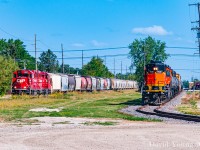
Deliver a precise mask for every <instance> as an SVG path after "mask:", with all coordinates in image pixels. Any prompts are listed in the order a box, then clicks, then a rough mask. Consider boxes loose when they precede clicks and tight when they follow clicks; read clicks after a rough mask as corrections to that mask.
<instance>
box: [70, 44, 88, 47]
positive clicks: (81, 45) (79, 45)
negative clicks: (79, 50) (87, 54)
mask: <svg viewBox="0 0 200 150" xmlns="http://www.w3.org/2000/svg"><path fill="white" fill-rule="evenodd" d="M71 45H72V46H74V47H85V45H84V44H82V43H73V44H71Z"/></svg>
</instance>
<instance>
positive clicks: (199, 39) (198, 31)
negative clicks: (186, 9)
mask: <svg viewBox="0 0 200 150" xmlns="http://www.w3.org/2000/svg"><path fill="white" fill-rule="evenodd" d="M189 6H197V8H198V16H199V17H198V20H197V21H192V22H191V23H198V26H196V27H193V28H191V30H195V31H197V39H198V45H199V56H200V3H196V4H189Z"/></svg>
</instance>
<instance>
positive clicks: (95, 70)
mask: <svg viewBox="0 0 200 150" xmlns="http://www.w3.org/2000/svg"><path fill="white" fill-rule="evenodd" d="M82 74H83V75H90V76H97V77H113V76H114V75H113V74H112V73H111V72H110V71H109V70H108V68H107V67H106V66H105V65H104V64H103V60H102V59H101V58H96V57H93V58H92V59H91V61H90V62H88V63H87V64H86V65H84V66H83V69H82Z"/></svg>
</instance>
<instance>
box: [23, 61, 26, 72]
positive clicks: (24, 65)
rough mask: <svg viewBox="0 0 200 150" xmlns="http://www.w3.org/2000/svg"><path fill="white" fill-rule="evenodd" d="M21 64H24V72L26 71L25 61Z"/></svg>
mask: <svg viewBox="0 0 200 150" xmlns="http://www.w3.org/2000/svg"><path fill="white" fill-rule="evenodd" d="M23 64H24V70H25V69H26V62H25V60H24V61H23Z"/></svg>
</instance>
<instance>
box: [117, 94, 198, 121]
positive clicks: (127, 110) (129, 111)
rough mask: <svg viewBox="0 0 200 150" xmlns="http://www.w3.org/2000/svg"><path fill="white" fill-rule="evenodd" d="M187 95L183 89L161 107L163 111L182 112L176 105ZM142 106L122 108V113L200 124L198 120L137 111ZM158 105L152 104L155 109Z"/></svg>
mask: <svg viewBox="0 0 200 150" xmlns="http://www.w3.org/2000/svg"><path fill="white" fill-rule="evenodd" d="M185 96H186V92H185V91H183V92H182V93H181V94H180V95H178V96H176V97H175V98H173V99H172V100H171V101H169V102H168V103H166V104H165V105H164V106H162V107H161V108H160V110H161V111H165V112H172V113H179V114H181V112H179V111H177V110H176V107H177V106H178V105H180V104H181V99H182V98H183V97H185ZM139 107H141V105H137V106H128V107H126V108H124V109H122V110H120V112H121V113H125V114H129V115H134V116H138V117H143V118H148V119H158V120H161V121H163V122H165V123H169V124H197V125H200V123H198V122H192V121H184V120H177V119H172V118H165V117H160V116H155V115H145V114H142V113H139V112H137V111H136V110H137V109H138V108H139ZM156 107H157V106H151V107H149V108H151V109H152V110H153V109H155V108H156Z"/></svg>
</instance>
